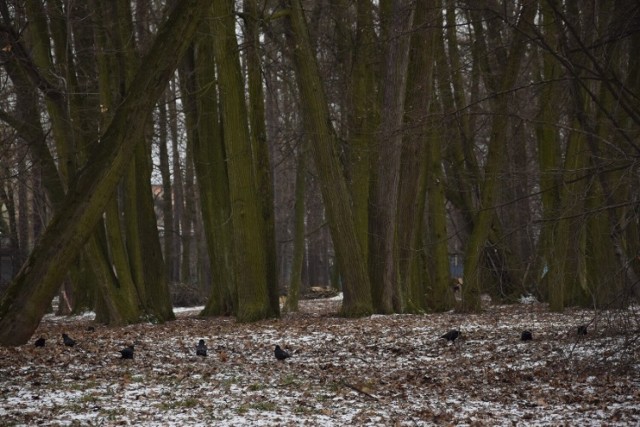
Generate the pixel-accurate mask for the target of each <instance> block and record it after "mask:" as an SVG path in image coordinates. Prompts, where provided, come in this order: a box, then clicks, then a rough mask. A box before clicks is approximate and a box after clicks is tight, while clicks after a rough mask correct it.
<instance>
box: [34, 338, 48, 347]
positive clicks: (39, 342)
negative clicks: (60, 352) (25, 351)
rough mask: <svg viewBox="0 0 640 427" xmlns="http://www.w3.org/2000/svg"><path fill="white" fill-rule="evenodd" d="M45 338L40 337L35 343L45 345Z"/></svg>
mask: <svg viewBox="0 0 640 427" xmlns="http://www.w3.org/2000/svg"><path fill="white" fill-rule="evenodd" d="M44 341H45V340H44V338H42V337H40V338H38V339H37V340H36V342H34V343H33V345H35V346H36V347H44Z"/></svg>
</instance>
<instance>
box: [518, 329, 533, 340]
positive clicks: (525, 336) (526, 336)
mask: <svg viewBox="0 0 640 427" xmlns="http://www.w3.org/2000/svg"><path fill="white" fill-rule="evenodd" d="M520 339H521V340H522V341H531V340H532V339H533V334H532V333H531V331H529V330H525V331H522V335H520Z"/></svg>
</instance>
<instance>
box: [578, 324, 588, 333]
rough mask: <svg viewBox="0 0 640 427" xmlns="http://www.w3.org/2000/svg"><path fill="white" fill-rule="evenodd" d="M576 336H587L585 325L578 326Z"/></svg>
mask: <svg viewBox="0 0 640 427" xmlns="http://www.w3.org/2000/svg"><path fill="white" fill-rule="evenodd" d="M577 332H578V335H587V325H580V326H578V331H577Z"/></svg>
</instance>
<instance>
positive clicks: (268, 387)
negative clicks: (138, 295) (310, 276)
mask: <svg viewBox="0 0 640 427" xmlns="http://www.w3.org/2000/svg"><path fill="white" fill-rule="evenodd" d="M339 304H340V301H339V300H336V299H331V300H314V301H302V302H301V309H302V310H301V312H300V313H297V314H290V315H284V316H283V318H282V319H279V320H268V321H262V322H258V323H255V324H239V323H236V322H235V321H234V320H233V319H229V318H207V319H205V318H199V317H198V316H197V314H198V312H199V308H193V309H181V310H176V314H177V317H178V319H177V320H176V321H174V322H168V323H166V324H163V325H151V324H139V325H131V326H128V327H123V328H113V327H104V326H100V325H94V324H93V322H92V316H91V315H86V316H78V317H72V318H60V317H55V316H47V317H46V318H45V319H43V322H42V323H41V325H40V327H39V329H38V331H37V332H36V334H35V335H34V337H33V340H35V339H36V338H38V337H40V336H42V337H44V338H46V339H47V343H46V346H45V347H44V348H36V347H34V346H33V344H32V343H30V344H28V345H24V346H21V347H18V348H0V424H1V425H3V426H4V425H163V426H165V425H167V426H171V425H174V426H184V425H203V426H205V425H207V426H212V425H215V426H238V425H269V426H271V425H274V426H275V425H278V426H279V425H295V426H298V425H322V426H332V425H335V426H344V425H372V426H374V425H375V426H378V425H393V426H396V425H399V426H405V425H406V426H413V425H469V426H476V425H541V426H542V425H582V426H589V425H593V426H596V425H598V426H599V425H603V424H606V425H638V424H640V387H639V386H640V375H639V372H640V371H639V368H640V363H639V360H638V351H639V348H640V343H639V342H638V315H637V313H635V312H634V311H622V312H611V313H598V314H596V313H595V312H591V311H582V310H567V312H566V313H563V314H557V313H550V312H548V310H547V309H546V307H545V306H544V305H542V304H538V303H535V302H529V303H527V304H517V305H512V306H491V307H488V309H487V311H486V312H485V313H482V314H479V315H460V314H454V313H445V314H429V315H391V316H380V315H376V316H371V317H369V318H364V319H344V318H339V317H337V316H335V314H334V313H336V312H337V310H338V308H339ZM580 324H588V334H587V335H586V336H584V337H579V336H577V334H576V327H577V326H578V325H580ZM90 326H93V327H94V330H89V329H90V328H89V327H90ZM452 328H455V329H459V330H461V331H462V334H463V336H462V338H460V339H458V341H456V342H455V343H448V342H446V341H445V340H441V339H438V337H439V336H440V335H442V334H443V333H445V332H446V331H448V330H449V329H452ZM524 329H530V330H531V331H532V332H533V337H534V339H533V341H529V342H522V341H520V333H521V331H522V330H524ZM62 332H66V333H68V334H69V335H70V336H71V337H72V338H74V339H76V340H77V342H78V344H77V345H76V346H75V347H72V348H70V347H65V346H63V344H62V339H61V338H60V335H61V333H62ZM624 332H628V333H627V334H625V333H624ZM199 339H204V340H205V341H206V343H207V345H208V347H209V355H208V357H206V358H201V357H198V356H196V355H195V345H196V343H197V342H198V340H199ZM128 344H135V358H134V359H133V360H122V359H120V354H119V352H118V350H120V349H121V348H123V347H124V346H125V345H128ZM275 344H279V345H281V346H282V347H283V348H285V349H287V350H288V351H290V352H291V353H292V354H293V357H291V358H290V359H287V360H286V361H284V362H278V361H276V360H275V358H274V356H273V348H274V345H275Z"/></svg>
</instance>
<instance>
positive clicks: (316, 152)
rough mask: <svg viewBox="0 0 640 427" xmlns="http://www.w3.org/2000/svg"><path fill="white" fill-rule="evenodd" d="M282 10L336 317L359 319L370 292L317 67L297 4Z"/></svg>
mask: <svg viewBox="0 0 640 427" xmlns="http://www.w3.org/2000/svg"><path fill="white" fill-rule="evenodd" d="M288 4H289V6H290V11H289V12H290V13H289V17H288V18H289V19H288V23H289V25H290V31H289V32H288V33H287V36H288V37H289V39H290V46H291V48H292V50H293V62H294V65H295V69H296V77H297V82H298V88H299V91H300V98H301V100H302V115H303V119H304V124H305V129H306V131H307V133H308V134H309V139H310V141H311V153H312V155H313V159H314V162H315V166H316V169H317V171H318V176H319V179H320V184H321V190H322V197H323V200H324V203H325V208H326V210H327V216H328V221H329V227H330V228H331V237H332V238H333V243H334V246H335V250H336V260H337V262H338V266H339V268H340V271H341V272H342V275H343V278H344V282H343V291H344V300H343V306H342V312H343V314H344V315H346V316H363V315H367V314H370V313H371V311H372V302H371V288H370V283H369V278H368V275H367V271H366V263H365V258H364V254H363V252H362V248H361V246H360V244H359V241H358V234H357V231H356V227H355V220H354V216H353V210H352V207H351V200H350V197H349V191H348V188H347V184H346V180H345V178H344V173H343V170H342V168H341V166H340V161H339V158H338V153H337V141H336V136H335V132H334V129H333V128H332V126H331V120H330V115H329V109H328V104H327V100H326V97H325V94H324V89H323V86H322V82H321V80H320V74H319V71H318V64H317V62H316V58H315V56H314V54H313V50H312V48H311V43H310V41H309V31H308V29H307V25H306V21H305V17H304V14H303V9H302V4H301V2H300V0H291V1H289V2H288Z"/></svg>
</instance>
